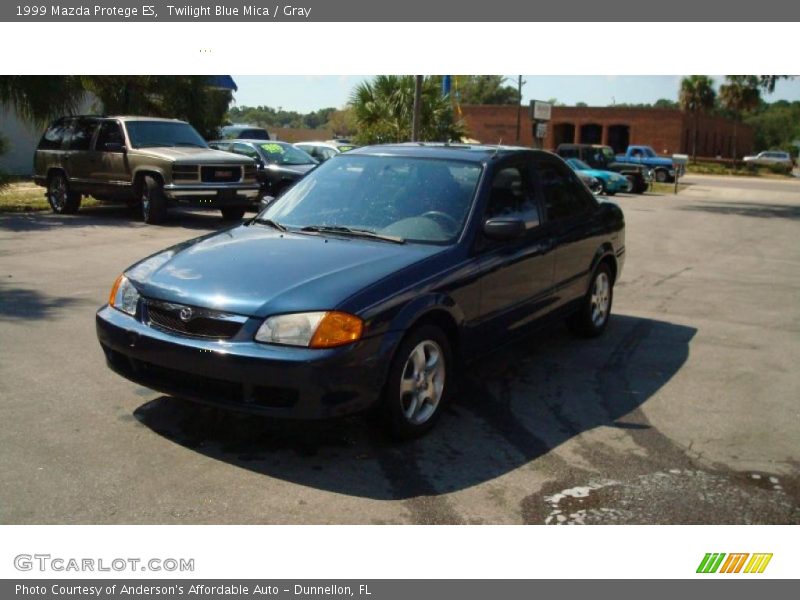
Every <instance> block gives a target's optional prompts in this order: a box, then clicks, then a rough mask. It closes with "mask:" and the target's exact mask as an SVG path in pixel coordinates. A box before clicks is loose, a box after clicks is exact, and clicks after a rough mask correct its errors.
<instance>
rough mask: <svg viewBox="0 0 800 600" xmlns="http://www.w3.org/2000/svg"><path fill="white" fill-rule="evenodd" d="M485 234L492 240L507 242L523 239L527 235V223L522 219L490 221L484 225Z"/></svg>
mask: <svg viewBox="0 0 800 600" xmlns="http://www.w3.org/2000/svg"><path fill="white" fill-rule="evenodd" d="M483 233H484V235H485V236H486V237H487V238H489V239H490V240H497V241H500V242H505V241H508V240H513V239H516V238H518V237H521V236H522V234H524V233H525V221H523V220H521V219H506V218H502V217H500V218H496V219H488V220H487V221H486V222H484V224H483Z"/></svg>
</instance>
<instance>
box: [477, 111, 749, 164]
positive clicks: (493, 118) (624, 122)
mask: <svg viewBox="0 0 800 600" xmlns="http://www.w3.org/2000/svg"><path fill="white" fill-rule="evenodd" d="M461 111H462V115H463V117H464V121H465V122H466V125H467V129H468V131H469V133H468V135H469V137H471V138H474V139H477V140H479V141H481V142H484V143H487V144H496V143H498V142H500V141H502V143H504V144H517V143H519V144H520V145H523V146H532V145H533V131H532V123H531V119H530V117H529V115H528V108H527V107H523V110H522V123H521V127H520V139H519V142H517V139H516V137H517V107H516V106H514V105H508V106H500V105H464V106H462V107H461ZM734 125H735V124H734V122H733V121H732V120H730V119H725V118H722V117H715V116H709V115H701V116H700V118H699V119H698V127H697V134H698V135H697V155H698V156H703V157H715V156H722V157H723V158H733V135H734ZM736 128H737V136H736V137H737V141H736V154H737V155H738V157H739V158H741V157H742V156H744V155H745V154H749V153H751V152H752V151H753V128H752V127H750V126H748V125H744V124H742V123H739V124H738V125H736ZM692 132H693V119H692V117H691V115H689V114H687V113H684V112H682V111H679V110H673V109H662V108H623V107H616V106H607V107H577V106H554V107H553V111H552V118H551V120H550V123H549V124H548V127H547V137H545V139H544V148H546V149H550V150H552V149H554V148H555V147H556V146H558V145H559V144H562V143H572V142H580V143H587V144H605V145H608V146H611V147H612V148H614V151H615V152H624V151H625V149H626V148H627V147H628V145H629V144H643V145H648V146H652V147H653V149H654V150H655V151H656V152H658V153H659V154H664V155H670V154H674V153H681V154H691V152H692Z"/></svg>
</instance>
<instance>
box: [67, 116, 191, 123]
mask: <svg viewBox="0 0 800 600" xmlns="http://www.w3.org/2000/svg"><path fill="white" fill-rule="evenodd" d="M61 119H116V120H118V121H162V122H164V123H186V121H181V120H180V119H165V118H163V117H145V116H141V115H65V116H63V117H61ZM61 119H59V120H61Z"/></svg>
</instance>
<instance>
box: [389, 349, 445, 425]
mask: <svg viewBox="0 0 800 600" xmlns="http://www.w3.org/2000/svg"><path fill="white" fill-rule="evenodd" d="M444 362H445V360H444V355H443V353H442V349H441V348H440V347H439V344H437V343H436V342H434V341H433V340H424V341H422V342H420V343H419V344H417V346H416V347H415V348H414V349H413V350H412V351H411V354H410V355H409V357H408V359H407V360H406V364H405V367H404V368H403V374H402V376H401V378H400V409H401V411H402V413H403V416H404V417H405V419H406V420H407V421H408V422H409V423H412V424H414V425H421V424H423V423H425V422H426V421H427V420H428V419H430V418H431V417H432V416H433V414H434V413H435V412H436V409H437V407H438V406H439V402H440V401H441V399H442V394H443V392H444V381H445V366H444Z"/></svg>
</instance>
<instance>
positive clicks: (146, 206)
mask: <svg viewBox="0 0 800 600" xmlns="http://www.w3.org/2000/svg"><path fill="white" fill-rule="evenodd" d="M141 200H142V202H141V207H142V218H143V219H144V222H145V223H147V224H148V225H157V224H158V223H163V222H164V221H165V220H166V218H167V199H166V197H165V196H164V187H163V186H162V185H161V182H160V181H158V180H157V179H156V178H155V177H151V176H149V175H147V176H145V178H144V180H143V181H142V185H141Z"/></svg>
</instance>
